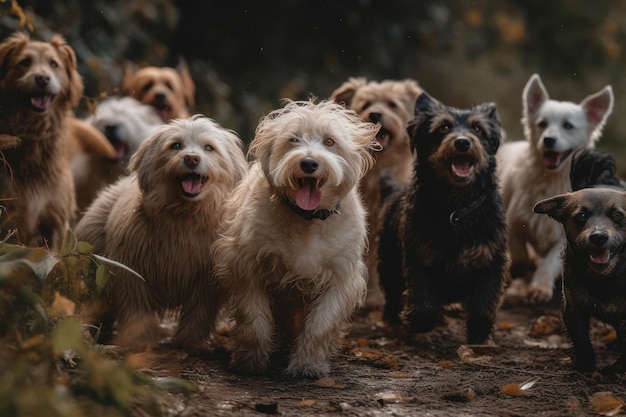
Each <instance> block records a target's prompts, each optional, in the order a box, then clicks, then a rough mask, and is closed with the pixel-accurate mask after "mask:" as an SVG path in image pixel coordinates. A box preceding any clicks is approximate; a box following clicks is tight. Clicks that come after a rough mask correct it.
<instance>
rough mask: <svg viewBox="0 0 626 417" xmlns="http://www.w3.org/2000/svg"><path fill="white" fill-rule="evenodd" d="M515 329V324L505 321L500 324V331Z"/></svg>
mask: <svg viewBox="0 0 626 417" xmlns="http://www.w3.org/2000/svg"><path fill="white" fill-rule="evenodd" d="M515 327H516V326H515V324H513V323H511V322H510V321H507V320H505V321H503V322H501V323H500V329H502V330H511V329H514V328H515Z"/></svg>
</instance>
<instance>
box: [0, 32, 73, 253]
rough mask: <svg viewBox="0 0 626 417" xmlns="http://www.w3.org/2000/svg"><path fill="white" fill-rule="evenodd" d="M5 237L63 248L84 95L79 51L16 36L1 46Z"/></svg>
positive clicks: (0, 218) (0, 221) (0, 217)
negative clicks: (71, 160) (71, 159)
mask: <svg viewBox="0 0 626 417" xmlns="http://www.w3.org/2000/svg"><path fill="white" fill-rule="evenodd" d="M0 63H1V72H0V103H2V111H0V232H1V234H0V239H3V238H4V237H5V236H6V235H7V233H8V232H9V230H15V231H16V232H17V236H16V238H17V241H18V242H20V243H22V244H24V245H27V246H41V245H47V246H49V247H50V248H51V249H58V248H59V246H60V244H61V241H62V239H63V236H64V235H65V233H66V231H67V228H68V227H69V224H70V221H71V219H72V217H73V216H74V214H75V207H76V205H75V201H74V184H73V182H72V174H71V171H70V167H69V164H68V163H67V156H66V146H67V136H68V134H69V133H68V132H69V127H68V124H69V120H70V119H71V117H73V115H72V107H73V106H75V105H77V104H78V102H79V100H80V97H81V95H82V92H83V83H82V80H81V77H80V75H79V74H78V72H77V70H76V55H75V54H74V50H73V49H72V48H71V47H70V46H69V45H67V44H66V43H65V40H64V39H63V38H62V37H61V36H60V35H55V36H53V37H52V39H51V40H50V42H40V41H31V40H30V39H29V37H28V35H26V34H24V33H20V32H16V33H14V34H13V35H12V36H10V37H9V38H8V39H6V40H5V41H4V42H2V44H0Z"/></svg>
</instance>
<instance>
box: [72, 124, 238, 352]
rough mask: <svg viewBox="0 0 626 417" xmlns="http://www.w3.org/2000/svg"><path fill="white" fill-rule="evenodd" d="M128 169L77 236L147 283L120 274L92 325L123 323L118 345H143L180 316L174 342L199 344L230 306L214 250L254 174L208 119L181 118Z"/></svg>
mask: <svg viewBox="0 0 626 417" xmlns="http://www.w3.org/2000/svg"><path fill="white" fill-rule="evenodd" d="M129 169H130V171H131V172H132V174H131V175H130V176H128V177H124V178H122V179H120V180H119V181H118V182H117V183H115V184H113V185H111V186H109V187H108V188H106V189H105V190H104V191H102V193H101V194H100V195H99V196H98V198H97V199H96V200H95V202H94V203H93V204H92V205H91V206H90V207H89V209H88V210H87V212H86V213H85V215H84V217H83V218H82V219H81V220H80V221H79V223H78V224H77V226H76V236H77V238H78V239H80V240H84V241H87V242H89V243H91V244H92V245H94V251H95V253H98V254H102V255H104V256H106V257H108V258H110V259H113V260H115V261H118V262H121V263H122V264H124V265H126V266H128V267H130V268H132V269H133V270H135V271H137V272H138V273H139V274H141V275H142V276H143V277H144V278H145V282H144V281H142V280H140V279H139V278H138V277H136V276H134V275H132V274H130V273H129V272H127V271H125V270H122V269H115V270H114V271H113V273H112V274H111V276H110V277H109V280H108V282H107V284H106V287H105V295H104V296H103V299H102V300H101V305H100V306H97V307H96V308H94V311H93V312H92V314H94V315H95V317H91V318H92V319H93V320H102V321H103V322H104V327H105V329H109V328H111V325H112V324H113V323H114V321H115V320H117V326H116V327H117V331H118V333H117V337H116V339H115V340H114V343H115V344H118V345H122V346H129V347H143V346H146V345H150V344H153V343H155V342H156V341H157V340H158V338H159V335H160V332H159V330H158V323H157V320H156V318H157V316H158V315H163V314H164V313H165V312H167V311H169V310H179V311H180V319H179V324H178V328H177V330H176V333H175V335H174V337H173V340H172V342H173V343H174V344H175V345H180V346H183V347H194V346H198V344H199V343H201V342H202V340H203V339H204V338H206V337H207V336H209V335H210V334H211V332H212V330H213V328H214V326H215V320H216V316H217V313H218V310H219V308H220V306H221V305H222V300H223V297H222V294H221V291H220V290H219V288H218V286H217V285H216V284H215V283H214V282H213V281H212V280H211V279H210V274H211V268H212V260H211V258H210V257H209V249H210V246H211V244H212V243H213V241H214V240H215V238H216V237H217V227H218V224H219V219H220V215H221V212H222V210H223V202H224V200H225V198H226V197H227V196H228V195H229V194H230V192H231V191H232V190H233V188H234V187H235V185H236V184H237V183H238V182H239V181H240V180H241V178H243V176H244V175H245V172H246V171H247V162H246V160H245V156H244V153H243V151H242V142H241V140H240V139H239V138H238V137H237V136H236V135H235V134H234V133H233V132H231V131H228V130H226V129H223V128H222V127H220V126H219V125H218V124H217V123H215V122H213V121H212V120H210V119H208V118H206V117H202V116H199V115H196V116H193V117H192V118H190V119H176V120H173V121H171V122H170V123H169V124H167V125H164V126H162V127H159V128H158V129H157V130H156V131H155V132H154V133H153V135H152V136H151V137H150V138H148V139H147V140H145V141H144V142H143V143H142V144H141V145H140V146H139V149H138V150H137V152H136V153H135V155H133V157H132V158H131V161H130V165H129ZM155 313H156V315H155Z"/></svg>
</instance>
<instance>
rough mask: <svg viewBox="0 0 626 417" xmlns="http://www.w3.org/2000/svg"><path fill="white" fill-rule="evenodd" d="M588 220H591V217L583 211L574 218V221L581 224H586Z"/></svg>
mask: <svg viewBox="0 0 626 417" xmlns="http://www.w3.org/2000/svg"><path fill="white" fill-rule="evenodd" d="M587 218H589V216H588V215H587V213H586V212H584V211H581V212H580V213H578V214H577V215H576V216H574V220H576V221H577V222H579V223H584V222H586V221H587Z"/></svg>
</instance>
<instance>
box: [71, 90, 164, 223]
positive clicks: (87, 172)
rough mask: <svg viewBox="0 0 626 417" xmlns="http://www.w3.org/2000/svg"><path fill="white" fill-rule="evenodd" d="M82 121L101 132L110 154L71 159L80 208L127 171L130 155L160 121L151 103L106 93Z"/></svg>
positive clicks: (85, 155)
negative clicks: (106, 95)
mask: <svg viewBox="0 0 626 417" xmlns="http://www.w3.org/2000/svg"><path fill="white" fill-rule="evenodd" d="M84 123H87V125H88V126H90V127H91V128H92V129H94V130H96V131H97V132H98V133H100V134H101V135H103V137H104V138H105V140H106V141H107V144H108V145H109V146H110V147H111V150H112V154H111V155H108V156H104V155H101V154H94V153H90V154H86V153H83V154H81V155H78V156H76V157H75V158H74V159H73V160H72V174H73V176H74V185H75V188H76V203H77V205H78V210H79V212H82V211H83V210H84V209H86V208H87V206H88V205H89V204H90V203H91V202H92V201H93V199H94V198H95V197H96V195H97V194H98V192H99V191H100V190H102V189H103V188H104V187H105V186H107V185H109V184H112V183H114V182H115V181H117V180H118V179H119V178H120V177H121V176H122V175H126V174H127V166H128V161H129V159H130V157H131V156H132V155H133V154H134V153H135V151H137V148H139V145H140V144H141V142H142V141H143V140H144V139H147V138H148V137H149V136H150V135H151V134H152V132H153V131H154V130H155V129H156V128H157V127H159V126H161V125H162V124H163V122H162V121H161V118H160V117H159V115H158V114H157V113H156V111H155V110H154V108H153V107H152V106H149V105H147V104H142V103H140V102H139V101H137V100H135V99H134V98H132V97H109V98H107V99H105V100H103V101H101V102H100V103H98V105H97V106H96V108H95V110H94V113H93V114H92V115H91V116H89V117H88V118H87V119H86V120H85V121H84Z"/></svg>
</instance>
